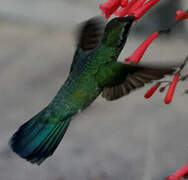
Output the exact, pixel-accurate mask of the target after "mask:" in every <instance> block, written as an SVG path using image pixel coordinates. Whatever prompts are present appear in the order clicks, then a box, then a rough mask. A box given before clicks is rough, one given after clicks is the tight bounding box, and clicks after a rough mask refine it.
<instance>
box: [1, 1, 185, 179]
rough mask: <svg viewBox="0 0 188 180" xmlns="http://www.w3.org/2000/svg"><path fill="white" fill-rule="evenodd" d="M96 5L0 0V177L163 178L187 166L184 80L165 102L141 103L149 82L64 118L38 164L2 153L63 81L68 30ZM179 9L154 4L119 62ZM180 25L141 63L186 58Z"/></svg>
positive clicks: (70, 38) (70, 44)
mask: <svg viewBox="0 0 188 180" xmlns="http://www.w3.org/2000/svg"><path fill="white" fill-rule="evenodd" d="M102 2H104V1H99V0H53V1H52V0H32V1H31V0H0V4H1V5H0V117H1V120H0V138H1V140H0V179H1V180H32V179H36V180H163V179H164V177H165V176H168V175H170V174H171V173H172V172H173V171H174V170H176V169H177V168H179V167H181V166H183V165H184V164H186V163H188V138H187V137H188V130H187V129H188V119H187V117H188V116H187V115H188V114H187V103H186V101H188V96H187V95H183V92H184V90H185V89H188V84H187V82H184V83H179V84H178V88H177V91H176V93H175V96H174V100H173V103H172V104H171V105H165V104H164V103H163V98H164V95H165V94H159V93H156V94H155V95H154V96H153V97H152V98H151V99H150V100H146V99H144V97H143V95H144V93H145V91H146V90H147V88H149V87H150V85H147V86H146V87H145V88H143V89H140V90H138V91H135V92H133V93H132V94H130V95H129V96H126V97H123V98H121V99H120V100H118V101H114V102H107V101H105V100H104V99H102V98H101V97H99V98H98V99H97V100H96V101H95V102H94V103H93V104H92V105H91V106H90V107H89V108H88V109H87V110H86V111H84V112H83V113H80V114H79V115H78V116H77V118H75V120H74V121H72V123H71V125H70V128H69V129H68V131H67V133H66V135H65V137H64V140H63V143H61V144H60V145H59V147H58V149H57V150H56V152H55V153H54V155H53V156H52V157H51V158H49V159H47V160H46V161H45V162H44V163H43V164H42V165H41V166H36V165H31V164H30V163H28V162H26V161H25V160H23V159H20V158H19V157H18V156H17V155H16V154H14V153H13V152H12V151H11V150H10V148H9V146H8V140H9V138H10V136H11V135H12V134H13V133H14V132H15V131H16V130H17V128H18V127H19V126H20V125H21V124H23V122H25V121H26V120H28V119H30V118H31V117H32V116H34V115H35V114H36V113H38V112H39V111H40V110H41V109H42V108H43V107H45V106H46V105H47V104H48V103H49V102H50V100H51V99H52V98H53V97H54V95H55V94H56V92H57V91H58V89H59V88H60V86H61V85H62V84H63V82H64V80H65V79H66V77H67V73H68V72H69V68H70V65H71V61H72V56H73V53H74V50H75V47H74V44H75V42H74V33H73V32H74V30H75V28H76V25H77V24H79V23H80V22H82V21H85V20H86V19H88V18H90V17H93V16H96V15H99V14H101V12H100V10H99V9H98V5H99V4H100V3H102ZM186 8H188V2H187V0H184V1H183V0H179V1H175V0H164V1H161V2H160V3H159V4H158V5H156V7H155V8H153V9H152V10H151V11H150V12H149V13H148V14H147V15H146V16H145V17H143V18H142V20H140V22H138V23H136V24H135V25H134V27H133V29H132V32H131V33H130V36H129V39H128V42H127V46H126V48H125V50H124V51H123V53H122V55H121V56H120V58H119V61H122V60H123V58H125V57H126V56H128V55H130V54H131V53H132V52H133V51H134V49H135V48H136V47H137V46H138V45H139V44H140V42H141V41H143V40H144V39H145V38H146V37H147V36H148V35H149V34H151V33H152V32H153V31H155V30H158V29H159V28H160V27H167V26H168V25H170V24H171V22H172V20H173V18H174V16H175V10H176V9H184V10H185V9H186ZM186 24H187V22H184V25H178V27H176V30H175V31H173V32H172V33H171V34H170V35H169V36H163V37H161V38H159V39H157V40H156V41H155V42H154V43H153V44H152V46H151V47H150V49H149V50H148V51H147V53H146V54H145V56H144V58H143V60H142V62H143V63H156V64H162V63H169V64H174V63H180V62H182V61H183V59H184V58H185V56H186V55H187V53H188V48H187V47H188V41H187V40H188V39H187V25H186ZM187 72H188V71H187ZM184 73H186V70H185V71H184Z"/></svg>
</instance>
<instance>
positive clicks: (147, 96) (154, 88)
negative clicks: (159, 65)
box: [144, 83, 160, 99]
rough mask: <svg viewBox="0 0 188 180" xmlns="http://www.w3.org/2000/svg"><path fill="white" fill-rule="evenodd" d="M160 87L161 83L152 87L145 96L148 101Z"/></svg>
mask: <svg viewBox="0 0 188 180" xmlns="http://www.w3.org/2000/svg"><path fill="white" fill-rule="evenodd" d="M159 86H160V83H156V84H154V86H152V87H151V88H150V89H149V90H148V91H147V92H146V94H145V95H144V97H145V98H146V99H148V98H150V97H151V96H152V95H153V94H154V92H155V91H156V90H157V89H158V87H159Z"/></svg>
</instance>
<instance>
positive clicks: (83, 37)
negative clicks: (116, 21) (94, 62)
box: [77, 16, 105, 53]
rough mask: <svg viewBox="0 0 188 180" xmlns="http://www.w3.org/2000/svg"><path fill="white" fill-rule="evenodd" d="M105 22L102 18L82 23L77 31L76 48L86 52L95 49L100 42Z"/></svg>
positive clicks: (94, 18) (98, 17)
mask: <svg viewBox="0 0 188 180" xmlns="http://www.w3.org/2000/svg"><path fill="white" fill-rule="evenodd" d="M104 27H105V21H104V18H103V17H102V16H97V17H93V18H91V19H89V20H87V21H86V22H84V23H82V24H81V25H80V27H79V30H78V33H77V34H78V35H77V47H78V48H81V49H82V51H84V52H86V53H87V52H88V51H90V50H93V49H95V48H96V47H97V46H98V45H99V43H100V42H101V40H102V36H103V33H104Z"/></svg>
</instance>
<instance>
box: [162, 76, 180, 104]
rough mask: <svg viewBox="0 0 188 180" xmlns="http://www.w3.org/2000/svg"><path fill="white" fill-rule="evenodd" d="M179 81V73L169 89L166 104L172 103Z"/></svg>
mask: <svg viewBox="0 0 188 180" xmlns="http://www.w3.org/2000/svg"><path fill="white" fill-rule="evenodd" d="M178 81H179V73H176V74H175V76H174V79H173V81H172V83H171V84H170V86H169V88H168V92H167V93H166V96H165V99H164V102H165V104H170V103H171V101H172V97H173V95H174V91H175V89H176V85H177V83H178Z"/></svg>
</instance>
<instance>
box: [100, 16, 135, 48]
mask: <svg viewBox="0 0 188 180" xmlns="http://www.w3.org/2000/svg"><path fill="white" fill-rule="evenodd" d="M133 21H134V16H131V15H130V16H127V17H122V18H120V17H117V18H114V19H112V20H111V21H110V22H109V23H108V24H107V25H106V28H105V31H104V36H103V40H102V42H103V43H104V44H105V45H106V46H108V47H116V48H118V49H122V48H123V47H124V45H125V43H126V40H127V36H128V33H129V29H130V27H131V25H132V23H133Z"/></svg>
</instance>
